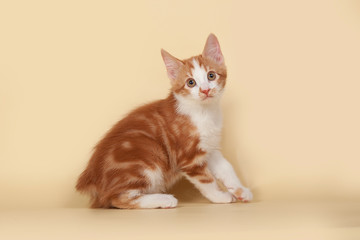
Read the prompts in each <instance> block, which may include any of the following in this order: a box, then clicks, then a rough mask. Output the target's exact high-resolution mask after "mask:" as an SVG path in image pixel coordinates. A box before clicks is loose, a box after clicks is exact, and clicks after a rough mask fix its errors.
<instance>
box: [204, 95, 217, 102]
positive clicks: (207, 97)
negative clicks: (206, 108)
mask: <svg viewBox="0 0 360 240" xmlns="http://www.w3.org/2000/svg"><path fill="white" fill-rule="evenodd" d="M212 97H214V96H208V95H206V96H204V97H202V99H201V100H202V101H205V100H207V99H209V98H212Z"/></svg>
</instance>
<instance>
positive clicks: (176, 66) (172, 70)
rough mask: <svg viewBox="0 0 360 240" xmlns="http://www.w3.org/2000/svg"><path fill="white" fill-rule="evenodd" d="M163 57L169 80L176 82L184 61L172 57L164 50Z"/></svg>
mask: <svg viewBox="0 0 360 240" xmlns="http://www.w3.org/2000/svg"><path fill="white" fill-rule="evenodd" d="M161 56H162V58H163V60H164V63H165V66H166V70H167V74H168V76H169V78H170V79H171V81H175V80H176V78H177V76H178V73H179V70H180V68H181V66H182V65H183V63H182V61H181V60H179V59H177V58H176V57H174V56H172V55H171V54H170V53H168V52H167V51H165V50H164V49H161Z"/></svg>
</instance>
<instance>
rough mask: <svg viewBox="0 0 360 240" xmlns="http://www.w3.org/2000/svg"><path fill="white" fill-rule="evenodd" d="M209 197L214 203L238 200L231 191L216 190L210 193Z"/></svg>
mask: <svg viewBox="0 0 360 240" xmlns="http://www.w3.org/2000/svg"><path fill="white" fill-rule="evenodd" d="M207 198H208V199H209V200H210V201H211V202H213V203H231V202H235V201H236V199H235V198H234V197H233V195H232V194H231V193H229V192H221V191H217V192H214V193H212V194H211V195H208V196H207Z"/></svg>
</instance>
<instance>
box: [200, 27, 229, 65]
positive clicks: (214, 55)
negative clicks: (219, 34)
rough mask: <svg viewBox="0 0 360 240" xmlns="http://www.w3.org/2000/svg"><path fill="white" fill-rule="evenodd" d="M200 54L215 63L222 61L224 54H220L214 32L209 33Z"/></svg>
mask: <svg viewBox="0 0 360 240" xmlns="http://www.w3.org/2000/svg"><path fill="white" fill-rule="evenodd" d="M202 55H203V56H204V57H206V58H210V59H212V60H213V61H215V62H216V63H217V64H222V63H224V56H223V55H222V52H221V49H220V44H219V41H218V40H217V38H216V36H215V35H214V34H212V33H210V35H209V37H208V38H207V40H206V43H205V48H204V51H203V52H202Z"/></svg>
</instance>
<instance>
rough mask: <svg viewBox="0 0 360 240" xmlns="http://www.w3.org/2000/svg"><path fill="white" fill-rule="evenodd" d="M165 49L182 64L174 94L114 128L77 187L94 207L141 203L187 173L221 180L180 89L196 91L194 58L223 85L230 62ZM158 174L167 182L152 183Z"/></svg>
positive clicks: (203, 179) (204, 179) (201, 179)
mask: <svg viewBox="0 0 360 240" xmlns="http://www.w3.org/2000/svg"><path fill="white" fill-rule="evenodd" d="M210 37H214V38H215V36H213V35H210ZM210 37H209V38H210ZM215 40H216V38H215ZM216 42H217V40H216ZM210 50H211V49H210ZM218 51H219V52H220V54H221V51H220V49H218ZM162 54H163V58H164V56H165V57H166V56H168V57H171V58H172V59H173V60H172V61H173V62H174V63H175V64H176V63H178V64H179V66H180V67H179V69H178V71H177V72H176V79H172V81H171V84H172V88H171V93H170V94H169V96H168V97H167V98H166V99H163V100H159V101H156V102H153V103H150V104H147V105H144V106H142V107H139V108H137V109H135V110H134V111H132V112H131V113H129V114H128V115H127V116H126V117H125V118H124V119H122V120H121V121H119V122H118V123H117V124H116V125H115V126H114V127H113V128H112V129H110V131H109V132H108V133H107V134H106V135H105V137H104V138H103V139H102V140H101V141H100V142H99V143H98V144H97V145H96V147H95V150H94V153H93V155H92V157H91V159H90V161H89V163H88V166H87V167H86V169H85V170H84V172H83V173H82V174H81V176H80V178H79V180H78V182H77V185H76V189H77V190H78V191H80V192H83V193H87V194H89V195H90V197H91V202H92V203H91V206H92V207H93V208H110V207H116V208H139V207H140V206H139V204H138V202H137V201H136V200H137V199H138V198H140V197H141V196H143V195H146V194H151V193H164V192H166V190H167V189H169V188H170V187H171V186H172V185H173V184H174V183H175V182H176V181H177V180H178V179H180V177H182V176H183V175H184V174H185V175H186V176H188V177H191V178H194V179H196V180H197V181H198V182H200V183H204V184H210V183H213V182H215V178H214V176H213V174H212V173H211V172H210V171H209V169H208V167H207V164H208V163H207V161H206V157H205V156H206V154H207V152H206V150H205V149H202V148H201V147H200V146H199V144H200V135H199V132H198V131H197V128H196V126H195V125H194V124H193V123H192V121H191V119H190V118H189V116H187V115H184V114H181V113H179V111H178V107H179V106H178V102H177V99H176V97H175V96H174V94H178V95H182V96H186V95H188V94H190V93H189V89H188V88H187V87H186V86H185V84H186V83H185V80H186V79H187V78H188V77H189V76H191V71H192V69H193V68H194V66H193V61H194V59H195V60H196V61H197V62H198V63H199V65H200V66H204V68H207V69H211V70H213V71H215V72H216V73H217V75H218V76H219V77H218V79H217V80H216V81H217V84H218V85H220V86H221V87H222V88H223V87H224V86H225V83H226V75H227V74H226V67H225V65H224V63H223V62H222V63H221V64H219V63H216V61H214V60H213V59H211V58H207V57H205V56H203V55H199V56H195V57H192V58H189V59H186V60H182V61H181V60H178V59H176V58H174V57H172V56H171V55H169V54H168V53H167V52H165V51H162ZM221 57H222V55H221ZM164 61H165V58H164ZM167 67H168V66H167ZM168 71H169V69H168ZM172 73H173V72H171V69H170V74H172ZM215 90H216V89H214V91H215ZM213 94H215V93H213ZM152 173H157V175H159V176H161V179H160V180H161V181H160V182H156V183H154V182H152V181H154V180H153V179H151V177H149V175H151V174H152ZM134 192H135V194H134Z"/></svg>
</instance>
